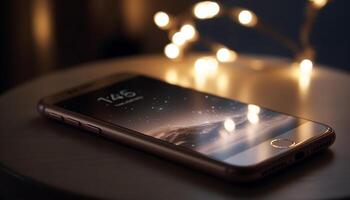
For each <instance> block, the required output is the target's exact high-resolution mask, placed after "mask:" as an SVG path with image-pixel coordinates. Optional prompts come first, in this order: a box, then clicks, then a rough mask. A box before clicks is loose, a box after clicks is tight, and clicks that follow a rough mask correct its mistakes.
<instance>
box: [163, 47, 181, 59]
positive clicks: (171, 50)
mask: <svg viewBox="0 0 350 200" xmlns="http://www.w3.org/2000/svg"><path fill="white" fill-rule="evenodd" d="M164 54H165V56H166V57H168V58H170V59H175V58H178V57H179V55H180V48H179V47H178V46H177V45H175V44H173V43H171V44H168V45H166V46H165V48H164Z"/></svg>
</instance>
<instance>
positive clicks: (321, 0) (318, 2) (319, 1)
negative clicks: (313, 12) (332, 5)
mask: <svg viewBox="0 0 350 200" xmlns="http://www.w3.org/2000/svg"><path fill="white" fill-rule="evenodd" d="M309 1H310V2H311V3H312V5H313V6H315V7H316V8H322V7H324V6H325V5H326V4H327V3H328V0H309Z"/></svg>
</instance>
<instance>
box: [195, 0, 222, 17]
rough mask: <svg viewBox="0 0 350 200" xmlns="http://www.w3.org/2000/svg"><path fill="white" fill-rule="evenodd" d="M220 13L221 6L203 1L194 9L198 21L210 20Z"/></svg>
mask: <svg viewBox="0 0 350 200" xmlns="http://www.w3.org/2000/svg"><path fill="white" fill-rule="evenodd" d="M219 12H220V6H219V4H218V3H216V2H213V1H202V2H199V3H197V4H196V5H195V6H194V8H193V13H194V16H196V17H197V18H198V19H210V18H213V17H215V16H216V15H217V14H219Z"/></svg>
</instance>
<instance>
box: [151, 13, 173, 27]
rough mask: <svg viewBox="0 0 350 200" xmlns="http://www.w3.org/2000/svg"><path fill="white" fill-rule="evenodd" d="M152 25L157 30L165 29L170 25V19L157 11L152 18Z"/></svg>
mask: <svg viewBox="0 0 350 200" xmlns="http://www.w3.org/2000/svg"><path fill="white" fill-rule="evenodd" d="M153 20H154V23H155V24H156V25H157V26H158V27H159V28H167V27H168V25H169V23H170V17H169V15H168V14H166V13H165V12H162V11H159V12H157V13H156V14H155V15H154V16H153Z"/></svg>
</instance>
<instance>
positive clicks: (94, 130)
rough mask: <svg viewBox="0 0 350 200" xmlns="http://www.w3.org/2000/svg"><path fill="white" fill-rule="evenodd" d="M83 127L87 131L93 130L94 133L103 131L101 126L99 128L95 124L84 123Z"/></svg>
mask: <svg viewBox="0 0 350 200" xmlns="http://www.w3.org/2000/svg"><path fill="white" fill-rule="evenodd" d="M83 128H84V129H85V130H87V131H91V132H94V133H98V134H100V133H101V129H100V128H97V127H96V126H93V125H90V124H83Z"/></svg>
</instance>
